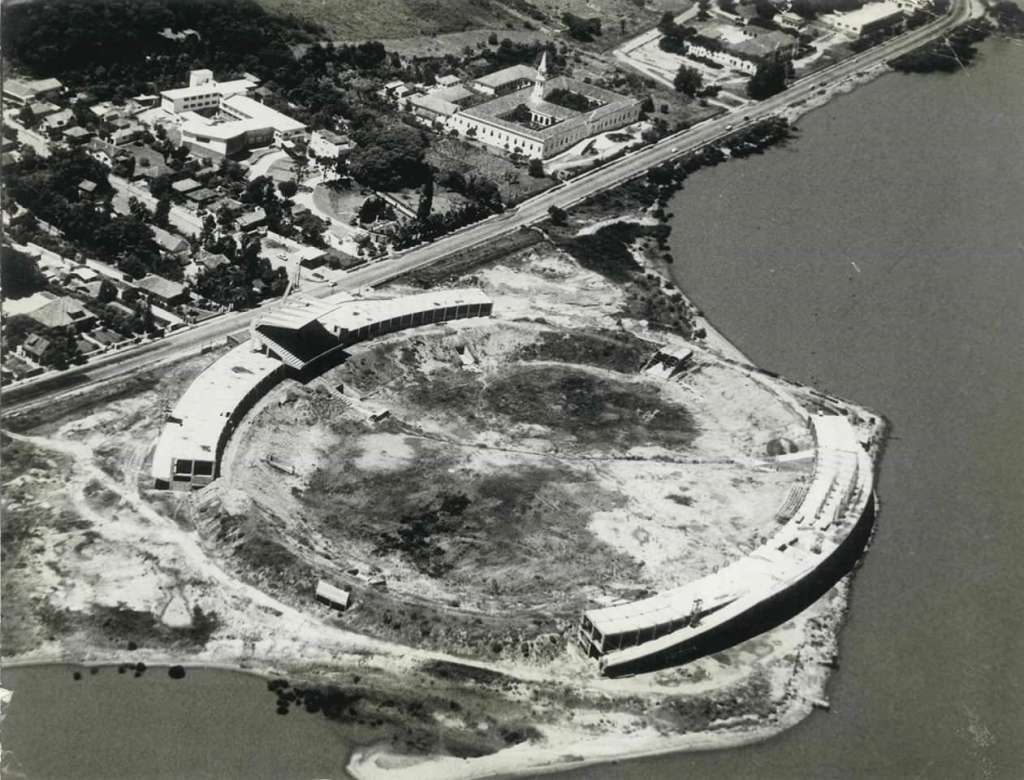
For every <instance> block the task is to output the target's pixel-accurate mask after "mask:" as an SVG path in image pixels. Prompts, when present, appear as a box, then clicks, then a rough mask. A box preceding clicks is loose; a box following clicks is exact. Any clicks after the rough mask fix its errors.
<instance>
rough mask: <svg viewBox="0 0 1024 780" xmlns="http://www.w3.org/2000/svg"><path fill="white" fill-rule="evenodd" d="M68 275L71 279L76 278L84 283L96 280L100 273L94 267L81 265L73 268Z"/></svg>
mask: <svg viewBox="0 0 1024 780" xmlns="http://www.w3.org/2000/svg"><path fill="white" fill-rule="evenodd" d="M68 276H69V277H70V278H71V279H74V280H75V281H77V282H81V283H83V284H88V283H89V282H95V281H97V280H98V279H99V278H100V275H99V274H98V273H97V272H96V271H95V270H94V269H92V268H89V267H88V266H84V265H79V266H75V267H74V268H72V269H71V272H70V273H69V274H68Z"/></svg>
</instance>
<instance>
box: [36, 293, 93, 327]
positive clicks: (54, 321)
mask: <svg viewBox="0 0 1024 780" xmlns="http://www.w3.org/2000/svg"><path fill="white" fill-rule="evenodd" d="M28 316H29V317H31V318H32V319H34V320H35V321H36V322H38V323H39V324H40V325H44V326H45V327H47V328H69V327H72V328H75V329H76V330H78V331H80V332H81V331H83V330H88V329H89V328H91V327H92V326H93V325H95V324H96V315H95V314H93V313H92V312H91V311H89V310H88V309H86V308H85V307H84V306H83V305H82V304H80V303H79V302H78V301H76V300H75V299H74V298H68V297H67V296H61V297H58V298H54V299H53V300H52V301H50V302H49V303H47V304H46V305H44V306H41V307H40V308H38V309H36V310H35V311H33V312H29V315H28Z"/></svg>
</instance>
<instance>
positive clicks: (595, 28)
mask: <svg viewBox="0 0 1024 780" xmlns="http://www.w3.org/2000/svg"><path fill="white" fill-rule="evenodd" d="M562 24H564V25H565V26H566V29H568V30H569V35H570V36H571V37H573V38H575V39H576V40H578V41H592V40H594V36H595V35H600V34H601V20H600V19H598V18H597V17H596V16H593V17H589V18H586V19H585V18H583V17H582V16H577V15H576V14H570V13H565V14H562Z"/></svg>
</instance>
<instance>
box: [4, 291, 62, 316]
mask: <svg viewBox="0 0 1024 780" xmlns="http://www.w3.org/2000/svg"><path fill="white" fill-rule="evenodd" d="M56 298H57V296H56V295H54V294H53V293H49V292H37V293H32V295H29V296H28V297H26V298H4V301H3V312H4V316H5V317H16V316H18V315H19V314H29V313H30V312H34V311H37V310H38V309H41V308H43V306H45V305H46V304H48V303H49V302H50V301H52V300H56Z"/></svg>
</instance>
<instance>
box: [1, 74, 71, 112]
mask: <svg viewBox="0 0 1024 780" xmlns="http://www.w3.org/2000/svg"><path fill="white" fill-rule="evenodd" d="M3 82H4V87H3V96H4V100H5V101H7V102H9V103H13V104H14V105H16V106H23V105H25V104H26V103H31V102H32V101H33V100H43V99H44V98H48V97H52V96H53V95H56V94H57V93H58V92H60V91H61V89H63V87H64V85H63V84H61V83H60V82H59V81H57V79H36V80H34V81H26V80H25V79H16V78H12V77H10V76H8V77H6V78H5V79H4V80H3Z"/></svg>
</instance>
